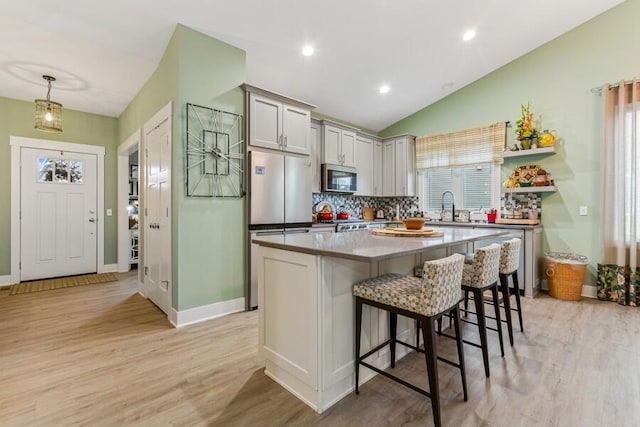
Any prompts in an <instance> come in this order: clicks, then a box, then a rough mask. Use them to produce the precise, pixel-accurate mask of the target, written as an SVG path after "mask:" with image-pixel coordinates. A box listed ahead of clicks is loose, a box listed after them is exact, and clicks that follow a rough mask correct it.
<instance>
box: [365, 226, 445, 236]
mask: <svg viewBox="0 0 640 427" xmlns="http://www.w3.org/2000/svg"><path fill="white" fill-rule="evenodd" d="M371 232H372V233H373V234H375V235H376V236H390V237H442V236H444V233H443V232H442V231H434V230H432V229H430V228H423V229H422V230H407V229H406V228H404V227H399V228H394V227H385V228H377V229H375V228H374V229H373V230H371Z"/></svg>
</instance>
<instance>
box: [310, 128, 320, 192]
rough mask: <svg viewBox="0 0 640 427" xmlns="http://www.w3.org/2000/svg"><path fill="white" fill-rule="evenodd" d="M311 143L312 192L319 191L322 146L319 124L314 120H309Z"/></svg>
mask: <svg viewBox="0 0 640 427" xmlns="http://www.w3.org/2000/svg"><path fill="white" fill-rule="evenodd" d="M310 129H311V133H310V138H311V141H310V142H311V145H310V146H309V148H310V151H311V153H310V157H311V191H312V192H313V193H319V192H320V185H321V178H322V177H321V176H320V174H321V172H320V170H321V169H320V156H321V154H322V147H321V146H320V144H321V142H322V138H321V136H320V125H319V124H317V123H316V122H311V127H310Z"/></svg>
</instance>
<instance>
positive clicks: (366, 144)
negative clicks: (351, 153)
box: [356, 135, 374, 196]
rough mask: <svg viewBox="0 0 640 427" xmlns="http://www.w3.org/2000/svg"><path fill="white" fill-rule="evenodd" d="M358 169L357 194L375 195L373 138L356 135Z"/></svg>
mask: <svg viewBox="0 0 640 427" xmlns="http://www.w3.org/2000/svg"><path fill="white" fill-rule="evenodd" d="M356 169H357V170H358V191H357V192H356V195H357V196H373V195H374V161H373V139H371V138H367V137H365V136H361V135H358V136H357V137H356Z"/></svg>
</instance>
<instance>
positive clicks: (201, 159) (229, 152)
mask: <svg viewBox="0 0 640 427" xmlns="http://www.w3.org/2000/svg"><path fill="white" fill-rule="evenodd" d="M243 130H244V126H243V124H242V116H241V115H239V114H234V113H229V112H226V111H221V110H216V109H213V108H208V107H202V106H199V105H194V104H189V103H188V104H187V138H186V143H185V145H186V147H185V155H186V174H185V178H186V187H187V196H189V197H242V196H243V195H244V182H243V181H244V179H243V178H244V157H245V147H244V136H243Z"/></svg>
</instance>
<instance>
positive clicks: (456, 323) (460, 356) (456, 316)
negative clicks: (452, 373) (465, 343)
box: [453, 306, 467, 402]
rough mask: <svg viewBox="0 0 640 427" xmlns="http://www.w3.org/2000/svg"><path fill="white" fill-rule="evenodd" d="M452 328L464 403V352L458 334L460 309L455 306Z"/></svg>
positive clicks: (465, 395) (465, 377)
mask: <svg viewBox="0 0 640 427" xmlns="http://www.w3.org/2000/svg"><path fill="white" fill-rule="evenodd" d="M453 326H454V328H455V331H456V337H457V339H456V344H457V346H458V363H459V364H460V376H461V377H462V393H463V395H464V401H465V402H466V401H467V375H466V373H465V368H464V350H463V348H462V338H461V337H462V335H460V334H461V332H460V308H459V307H458V306H456V307H455V308H454V309H453Z"/></svg>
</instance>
